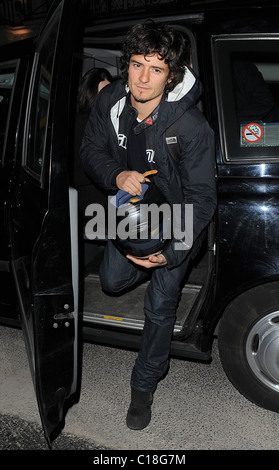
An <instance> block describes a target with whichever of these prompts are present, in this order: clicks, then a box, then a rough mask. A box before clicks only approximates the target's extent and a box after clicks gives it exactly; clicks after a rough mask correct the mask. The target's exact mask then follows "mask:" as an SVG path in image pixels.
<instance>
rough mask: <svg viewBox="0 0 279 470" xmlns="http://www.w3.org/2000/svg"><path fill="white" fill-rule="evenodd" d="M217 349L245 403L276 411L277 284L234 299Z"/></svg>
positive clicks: (278, 367)
mask: <svg viewBox="0 0 279 470" xmlns="http://www.w3.org/2000/svg"><path fill="white" fill-rule="evenodd" d="M218 347H219V354H220V360H221V363H222V366H223V368H224V371H225V373H226V374H227V376H228V378H229V380H230V381H231V382H232V384H233V385H234V386H235V387H236V388H237V389H238V390H239V392H240V393H241V394H243V395H244V396H245V397H246V398H248V400H250V401H251V402H253V403H255V404H257V405H258V406H261V407H262V408H265V409H268V410H271V411H275V412H277V413H278V412H279V360H278V358H279V283H278V282H273V283H268V284H264V285H261V286H258V287H256V288H253V289H251V290H249V291H247V292H245V293H243V294H241V295H240V296H239V297H237V298H236V299H235V300H234V301H233V302H232V303H231V304H230V305H229V306H228V308H227V309H226V311H225V313H224V315H223V316H222V318H221V320H220V325H219V331H218Z"/></svg>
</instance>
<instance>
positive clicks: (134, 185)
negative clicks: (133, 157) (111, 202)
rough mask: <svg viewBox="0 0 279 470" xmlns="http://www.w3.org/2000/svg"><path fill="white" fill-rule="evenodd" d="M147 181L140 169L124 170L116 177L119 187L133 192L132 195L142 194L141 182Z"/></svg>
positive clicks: (130, 192)
mask: <svg viewBox="0 0 279 470" xmlns="http://www.w3.org/2000/svg"><path fill="white" fill-rule="evenodd" d="M145 181H146V179H145V177H144V176H143V175H142V174H141V173H139V172H138V171H122V172H121V173H119V175H118V176H117V177H116V184H117V186H118V188H119V189H122V190H123V191H126V192H127V193H129V194H131V196H141V189H142V188H141V184H142V183H144V182H145Z"/></svg>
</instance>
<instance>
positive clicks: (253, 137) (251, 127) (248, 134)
mask: <svg viewBox="0 0 279 470" xmlns="http://www.w3.org/2000/svg"><path fill="white" fill-rule="evenodd" d="M242 135H243V138H244V139H245V140H246V141H247V142H252V143H253V142H258V141H259V140H261V138H262V136H263V128H262V126H260V125H259V124H257V123H255V122H251V123H250V124H247V126H245V127H244V129H243V131H242Z"/></svg>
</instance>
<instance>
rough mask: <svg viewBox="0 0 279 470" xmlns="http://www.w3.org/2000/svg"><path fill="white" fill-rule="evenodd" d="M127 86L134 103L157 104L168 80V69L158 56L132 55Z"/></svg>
mask: <svg viewBox="0 0 279 470" xmlns="http://www.w3.org/2000/svg"><path fill="white" fill-rule="evenodd" d="M128 75H129V78H128V86H129V89H130V92H131V94H132V97H133V98H134V100H135V101H136V102H139V103H146V102H150V101H153V102H154V103H153V104H154V105H155V106H157V104H159V102H160V100H161V97H162V95H163V93H164V90H165V86H166V84H167V83H168V82H169V81H171V80H170V78H169V67H168V65H167V64H166V63H165V61H164V60H160V56H159V55H158V54H150V55H147V56H146V57H144V55H142V54H140V55H135V54H134V55H132V56H131V59H130V64H129V69H128Z"/></svg>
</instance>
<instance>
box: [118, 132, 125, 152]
mask: <svg viewBox="0 0 279 470" xmlns="http://www.w3.org/2000/svg"><path fill="white" fill-rule="evenodd" d="M118 145H119V147H123V148H124V149H127V137H126V135H124V134H118Z"/></svg>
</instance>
